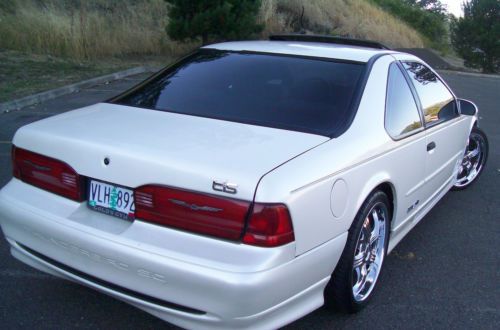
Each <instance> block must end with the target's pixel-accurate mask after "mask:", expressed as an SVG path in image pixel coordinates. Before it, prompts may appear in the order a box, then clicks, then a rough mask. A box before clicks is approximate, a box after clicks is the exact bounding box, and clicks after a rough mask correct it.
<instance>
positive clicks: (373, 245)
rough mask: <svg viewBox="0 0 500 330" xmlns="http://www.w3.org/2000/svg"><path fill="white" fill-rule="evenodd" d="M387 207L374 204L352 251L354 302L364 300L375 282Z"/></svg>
mask: <svg viewBox="0 0 500 330" xmlns="http://www.w3.org/2000/svg"><path fill="white" fill-rule="evenodd" d="M388 214H389V213H388V211H387V207H386V206H385V204H384V203H377V204H375V205H374V206H373V207H372V208H371V210H370V212H368V216H367V217H366V218H365V220H364V222H363V225H362V227H361V231H360V233H359V236H358V240H357V242H356V248H355V250H354V260H353V265H352V282H351V283H352V295H353V297H354V300H355V301H357V302H362V301H363V300H365V299H366V298H367V297H368V296H369V295H370V293H371V292H372V290H373V288H374V287H375V283H376V282H377V278H378V276H379V274H380V270H381V268H382V262H383V260H384V256H385V243H386V242H385V241H386V225H387V219H388Z"/></svg>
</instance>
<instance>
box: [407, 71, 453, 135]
mask: <svg viewBox="0 0 500 330" xmlns="http://www.w3.org/2000/svg"><path fill="white" fill-rule="evenodd" d="M403 66H404V68H405V69H406V72H407V73H408V75H409V76H410V79H411V81H412V83H413V85H414V86H415V89H416V91H417V95H418V97H419V99H420V103H421V104H422V111H423V114H424V120H425V124H426V126H428V127H429V126H434V125H437V124H439V123H442V122H445V121H447V120H450V119H452V118H455V117H457V116H458V111H457V107H456V104H455V99H454V97H453V95H452V94H451V92H450V91H449V90H448V88H447V87H446V86H445V85H444V84H443V83H442V82H441V80H439V77H438V76H437V75H436V74H435V73H434V72H432V70H431V69H429V68H428V67H427V66H425V65H424V64H422V63H419V62H403Z"/></svg>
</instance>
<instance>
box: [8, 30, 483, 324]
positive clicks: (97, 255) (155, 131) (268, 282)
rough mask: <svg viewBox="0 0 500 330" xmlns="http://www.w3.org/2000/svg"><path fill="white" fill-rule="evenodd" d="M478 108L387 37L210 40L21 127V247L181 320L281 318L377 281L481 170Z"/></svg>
mask: <svg viewBox="0 0 500 330" xmlns="http://www.w3.org/2000/svg"><path fill="white" fill-rule="evenodd" d="M476 113H477V109H476V107H475V106H474V105H473V104H472V103H471V102H469V101H465V100H459V99H457V98H456V97H455V95H454V94H453V92H452V91H451V90H450V88H449V87H448V86H447V85H446V84H445V83H444V81H443V80H442V79H441V78H440V77H439V75H438V74H437V73H436V72H435V71H433V70H432V69H431V68H429V66H428V65H427V64H425V63H424V62H422V61H421V60H420V59H418V58H416V57H414V56H412V55H408V54H404V53H399V52H396V51H391V50H389V49H386V48H385V47H383V46H382V45H380V44H377V43H374V42H365V41H358V40H352V39H339V38H328V37H317V36H294V35H292V36H274V37H272V38H271V40H269V41H245V42H228V43H220V44H214V45H210V46H206V47H203V48H201V49H199V50H198V51H196V52H194V53H193V54H191V55H189V56H187V57H185V58H184V59H182V60H180V61H179V62H177V63H176V64H174V65H172V66H170V67H167V68H165V69H164V70H162V71H160V72H159V73H158V74H156V75H154V76H153V77H151V78H150V79H148V80H146V81H145V82H144V83H142V84H140V85H139V86H137V87H135V88H133V89H132V90H129V91H127V92H125V93H124V94H122V95H120V96H118V97H116V98H114V99H112V100H110V101H108V102H104V103H99V104H96V105H93V106H89V107H85V108H82V109H78V110H74V111H71V112H67V113H64V114H61V115H58V116H54V117H51V118H48V119H44V120H41V121H38V122H35V123H32V124H29V125H27V126H24V127H22V128H20V129H19V130H18V131H17V133H16V134H15V136H14V139H13V148H12V162H13V176H14V177H13V178H12V180H11V181H10V182H9V183H8V184H7V185H6V186H5V187H4V188H3V189H2V190H1V191H0V222H1V226H2V229H3V232H4V234H5V237H6V239H7V241H8V242H9V243H10V246H11V252H12V255H13V256H14V257H16V258H17V259H19V260H21V261H22V262H25V263H26V264H28V265H31V266H33V267H35V268H37V269H39V270H42V271H44V272H47V273H50V274H54V275H56V276H60V277H62V278H64V279H68V280H71V281H75V282H77V283H80V284H83V285H86V286H88V287H91V288H94V289H96V290H99V291H101V292H103V293H106V294H108V295H111V296H113V297H115V298H117V299H120V300H123V301H125V302H127V303H130V304H132V305H134V306H136V307H138V308H140V309H143V310H145V311H147V312H149V313H151V314H153V315H155V316H157V317H160V318H162V319H164V320H167V321H168V322H171V323H173V324H176V325H179V326H181V327H185V328H196V329H198V328H200V329H201V328H207V329H220V328H229V329H232V328H256V329H258V328H265V329H270V328H277V327H280V326H282V325H285V324H287V323H289V322H292V321H293V320H296V319H298V318H300V317H302V316H304V315H306V314H307V313H309V312H311V311H313V310H315V309H317V308H318V307H320V306H322V305H323V304H326V305H327V306H333V307H334V308H339V309H341V310H344V311H347V312H353V311H357V310H359V309H360V308H362V307H363V306H364V305H365V304H366V303H367V302H368V300H369V299H370V297H371V296H372V295H373V289H374V287H375V286H376V284H377V279H378V277H379V274H380V271H381V269H382V268H383V263H384V258H385V257H386V255H387V253H388V252H390V251H391V250H392V249H393V248H394V247H395V246H396V244H398V242H399V241H400V240H401V239H402V238H403V237H404V236H405V235H406V234H407V233H408V232H409V230H410V229H411V228H413V227H414V226H415V225H416V224H417V223H418V222H419V221H420V220H421V219H422V218H423V217H424V216H425V214H426V213H427V212H428V211H429V210H430V209H431V208H432V207H433V206H434V205H435V204H436V203H437V202H438V201H439V199H440V198H441V197H443V195H444V194H446V192H447V191H448V190H450V188H456V189H462V188H465V187H468V186H469V185H470V184H471V183H472V182H474V181H475V179H477V178H478V176H479V174H481V171H482V169H483V168H484V165H485V162H486V159H487V155H488V141H487V138H486V136H485V135H484V133H483V132H482V131H481V130H479V129H478V128H477V114H476Z"/></svg>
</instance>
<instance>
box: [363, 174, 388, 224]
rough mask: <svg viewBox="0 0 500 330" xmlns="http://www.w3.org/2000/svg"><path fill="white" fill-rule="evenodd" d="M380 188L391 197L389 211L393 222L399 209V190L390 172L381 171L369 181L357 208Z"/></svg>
mask: <svg viewBox="0 0 500 330" xmlns="http://www.w3.org/2000/svg"><path fill="white" fill-rule="evenodd" d="M378 190H380V191H382V192H384V193H385V194H386V195H387V197H388V198H389V203H390V205H389V211H390V212H391V219H390V221H391V222H392V220H393V218H394V215H395V214H396V209H397V202H396V201H397V199H396V196H397V192H396V187H395V186H394V184H393V183H392V181H391V178H390V175H389V174H388V173H380V174H378V175H376V176H374V177H372V179H371V180H369V181H367V183H366V184H365V186H364V188H363V190H362V193H361V194H360V198H359V199H358V202H357V204H356V210H359V209H360V208H361V205H363V202H364V201H365V200H366V199H367V198H368V196H370V195H371V194H372V193H373V192H374V191H378ZM356 212H357V211H356Z"/></svg>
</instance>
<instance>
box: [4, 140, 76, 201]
mask: <svg viewBox="0 0 500 330" xmlns="http://www.w3.org/2000/svg"><path fill="white" fill-rule="evenodd" d="M12 168H13V175H14V177H16V178H18V179H19V180H21V181H23V182H26V183H29V184H32V185H34V186H36V187H39V188H42V189H45V190H47V191H50V192H52V193H55V194H58V195H61V196H63V197H67V198H70V199H73V200H75V201H82V200H83V193H82V189H81V185H82V180H81V178H80V176H79V175H78V173H76V172H75V170H73V169H72V168H71V166H69V165H68V164H66V163H63V162H61V161H59V160H57V159H53V158H49V157H46V156H43V155H40V154H37V153H34V152H31V151H28V150H24V149H20V148H17V147H15V146H13V147H12Z"/></svg>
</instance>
